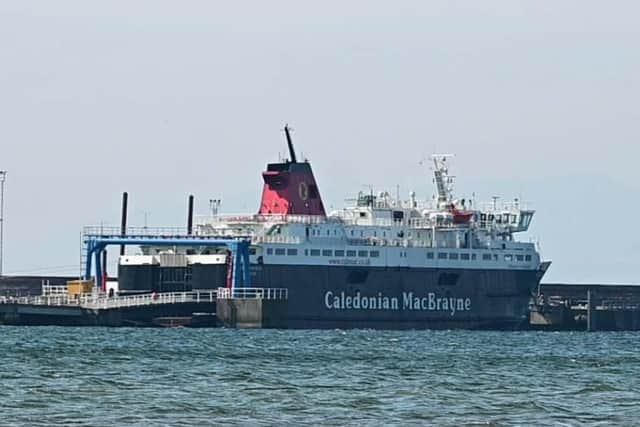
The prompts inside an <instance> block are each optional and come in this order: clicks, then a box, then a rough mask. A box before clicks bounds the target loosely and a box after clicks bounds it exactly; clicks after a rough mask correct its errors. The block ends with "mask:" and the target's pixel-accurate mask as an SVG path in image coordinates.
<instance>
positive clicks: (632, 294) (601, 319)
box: [530, 283, 640, 331]
mask: <svg viewBox="0 0 640 427" xmlns="http://www.w3.org/2000/svg"><path fill="white" fill-rule="evenodd" d="M530 325H531V327H532V328H533V329H542V330H584V331H603V330H604V331H621V330H640V286H638V285H603V284H566V283H545V284H541V285H540V287H539V289H538V292H537V295H536V297H535V298H534V301H533V303H532V306H531V310H530Z"/></svg>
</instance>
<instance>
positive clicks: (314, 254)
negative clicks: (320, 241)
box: [310, 249, 320, 256]
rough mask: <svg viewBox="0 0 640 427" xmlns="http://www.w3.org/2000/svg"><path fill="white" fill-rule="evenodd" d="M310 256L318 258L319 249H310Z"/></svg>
mask: <svg viewBox="0 0 640 427" xmlns="http://www.w3.org/2000/svg"><path fill="white" fill-rule="evenodd" d="M310 253H311V256H320V249H311V251H310Z"/></svg>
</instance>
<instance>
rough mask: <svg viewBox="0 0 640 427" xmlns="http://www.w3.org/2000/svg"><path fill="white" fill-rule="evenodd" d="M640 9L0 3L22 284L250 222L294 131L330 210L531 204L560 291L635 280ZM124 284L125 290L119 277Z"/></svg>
mask: <svg viewBox="0 0 640 427" xmlns="http://www.w3.org/2000/svg"><path fill="white" fill-rule="evenodd" d="M639 5H640V4H639V3H637V2H631V1H629V2H624V1H616V2H604V1H597V2H596V1H584V0H581V1H529V2H517V1H513V0H509V1H452V0H447V1H393V2H391V1H384V2H382V1H351V2H349V1H322V2H314V3H312V2H304V1H289V2H278V1H268V2H267V1H255V2H245V1H227V2H214V1H180V2H178V1H171V2H168V1H158V0H153V1H102V2H97V1H86V0H82V1H62V0H59V1H55V2H54V1H39V2H38V1H24V0H19V1H11V0H3V1H2V2H0V169H6V170H8V171H9V175H8V178H7V183H6V194H5V196H6V197H5V217H6V222H5V260H4V272H5V274H12V273H29V272H32V273H33V272H35V273H48V272H56V273H68V274H76V273H77V271H78V267H77V265H78V264H79V250H80V231H81V228H82V226H83V225H90V224H100V223H104V224H118V222H119V209H120V196H121V192H122V191H125V190H127V191H129V193H130V223H131V225H142V224H143V222H144V218H145V212H146V213H147V214H146V217H147V222H148V224H149V225H153V226H161V225H177V226H182V225H184V223H185V217H186V200H187V195H188V194H189V193H193V194H194V195H195V196H196V210H197V211H198V212H199V213H206V212H207V209H208V207H207V205H208V203H207V201H208V199H209V198H222V200H223V204H222V208H223V210H224V211H226V212H232V213H236V212H255V211H256V210H257V207H258V202H259V197H260V189H261V177H260V172H261V171H262V169H263V168H264V166H265V164H266V162H268V161H274V160H277V159H278V153H282V152H284V150H285V149H286V145H285V143H284V137H283V134H282V132H281V131H280V129H281V127H282V125H283V124H284V123H285V122H288V123H289V124H291V125H292V126H293V128H294V129H295V132H294V135H293V137H294V141H295V143H296V147H297V149H298V151H301V152H302V153H303V154H304V156H305V157H309V158H310V160H311V161H312V163H313V167H314V169H315V172H316V177H317V179H318V181H319V187H320V191H321V194H322V196H323V197H324V199H325V204H326V205H328V206H333V207H336V208H337V207H342V205H343V200H344V199H345V198H347V197H351V196H353V194H354V193H356V192H358V191H360V190H362V189H364V188H365V187H364V186H365V185H373V186H375V188H377V189H383V187H386V188H387V189H389V190H391V191H394V190H395V187H396V185H397V184H399V185H400V186H401V191H402V194H403V195H406V194H408V192H409V191H410V190H414V191H416V192H417V194H418V196H419V198H427V197H430V195H431V194H432V193H433V190H434V189H433V186H432V182H431V178H430V177H428V176H427V174H428V173H429V171H428V170H426V169H425V168H423V167H421V166H420V165H419V164H418V162H419V161H420V159H421V158H423V157H424V156H427V155H429V154H430V153H432V152H450V153H455V154H456V158H455V160H454V163H453V168H452V169H453V170H452V172H453V173H454V174H455V175H457V176H458V185H457V189H458V193H459V194H460V195H461V196H469V195H470V194H471V193H472V192H475V193H476V196H477V198H478V199H486V200H490V198H491V196H493V195H500V196H502V197H503V198H504V199H511V198H513V197H522V199H523V200H526V201H528V202H530V203H531V206H532V207H534V208H535V209H536V210H537V214H536V217H534V222H533V224H532V229H531V232H530V233H529V235H527V236H522V238H523V239H529V238H535V239H539V240H540V244H541V248H542V254H543V256H544V257H545V258H547V259H551V260H553V266H552V267H551V269H550V271H549V273H548V275H547V277H546V280H547V281H568V282H583V281H588V282H607V283H608V282H633V283H640V267H639V266H640V231H639V230H638V227H637V226H636V225H637V222H638V212H639V211H640V200H639V199H640V197H639V196H640V170H639V169H640V168H639V167H638V159H639V157H640V148H638V141H639V140H640V109H639V102H640V86H639V84H638V78H639V76H640V25H638V22H639V16H640V6H639ZM111 273H112V274H113V273H114V272H113V271H112V272H111Z"/></svg>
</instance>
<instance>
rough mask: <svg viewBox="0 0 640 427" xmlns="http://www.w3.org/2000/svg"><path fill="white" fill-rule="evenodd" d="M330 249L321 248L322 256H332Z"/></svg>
mask: <svg viewBox="0 0 640 427" xmlns="http://www.w3.org/2000/svg"><path fill="white" fill-rule="evenodd" d="M332 252H333V251H332V250H331V249H323V250H322V256H332Z"/></svg>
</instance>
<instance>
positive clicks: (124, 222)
mask: <svg viewBox="0 0 640 427" xmlns="http://www.w3.org/2000/svg"><path fill="white" fill-rule="evenodd" d="M128 201H129V194H128V193H127V192H126V191H125V192H124V193H122V215H121V217H120V218H121V221H120V235H121V236H122V237H124V236H125V235H126V234H127V202H128ZM120 255H121V256H122V255H124V245H120Z"/></svg>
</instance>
